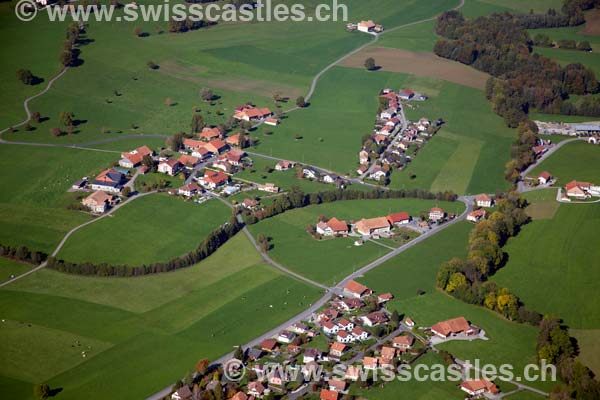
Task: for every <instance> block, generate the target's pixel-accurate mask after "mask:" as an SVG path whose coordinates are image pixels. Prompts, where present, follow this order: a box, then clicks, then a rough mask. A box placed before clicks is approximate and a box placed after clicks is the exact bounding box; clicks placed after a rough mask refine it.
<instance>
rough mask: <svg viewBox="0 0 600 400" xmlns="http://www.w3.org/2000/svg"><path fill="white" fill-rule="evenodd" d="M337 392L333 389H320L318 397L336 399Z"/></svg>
mask: <svg viewBox="0 0 600 400" xmlns="http://www.w3.org/2000/svg"><path fill="white" fill-rule="evenodd" d="M338 396H339V393H338V392H336V391H335V390H328V389H321V394H320V395H319V399H321V400H338Z"/></svg>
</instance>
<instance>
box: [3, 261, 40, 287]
mask: <svg viewBox="0 0 600 400" xmlns="http://www.w3.org/2000/svg"><path fill="white" fill-rule="evenodd" d="M32 268H33V265H31V264H27V263H22V262H19V261H16V260H11V259H8V258H5V257H0V283H2V282H6V281H7V280H9V279H11V276H12V275H15V276H16V275H21V274H23V273H25V272H27V271H29V270H31V269H32Z"/></svg>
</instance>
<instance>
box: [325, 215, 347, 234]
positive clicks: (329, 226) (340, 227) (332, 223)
mask: <svg viewBox="0 0 600 400" xmlns="http://www.w3.org/2000/svg"><path fill="white" fill-rule="evenodd" d="M317 233H318V234H319V235H323V236H335V235H346V234H347V233H348V224H347V223H346V221H340V220H339V219H337V218H335V217H333V218H331V219H330V220H329V221H327V222H325V221H321V222H319V223H318V224H317Z"/></svg>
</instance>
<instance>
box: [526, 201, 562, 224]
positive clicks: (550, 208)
mask: <svg viewBox="0 0 600 400" xmlns="http://www.w3.org/2000/svg"><path fill="white" fill-rule="evenodd" d="M558 207H560V203H559V202H558V201H555V200H552V201H539V202H535V203H533V204H530V205H528V206H527V208H526V209H525V212H526V213H527V215H529V216H530V217H531V219H534V220H535V219H552V218H554V214H556V211H558Z"/></svg>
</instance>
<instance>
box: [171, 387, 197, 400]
mask: <svg viewBox="0 0 600 400" xmlns="http://www.w3.org/2000/svg"><path fill="white" fill-rule="evenodd" d="M192 395H193V393H192V391H191V390H190V387H189V386H188V385H183V386H182V387H180V388H179V389H177V391H176V392H175V393H173V394H172V395H171V400H190V399H191V398H192Z"/></svg>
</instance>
